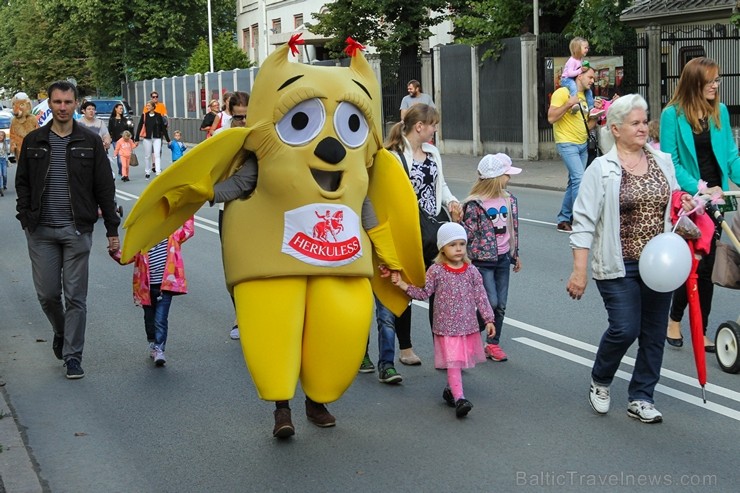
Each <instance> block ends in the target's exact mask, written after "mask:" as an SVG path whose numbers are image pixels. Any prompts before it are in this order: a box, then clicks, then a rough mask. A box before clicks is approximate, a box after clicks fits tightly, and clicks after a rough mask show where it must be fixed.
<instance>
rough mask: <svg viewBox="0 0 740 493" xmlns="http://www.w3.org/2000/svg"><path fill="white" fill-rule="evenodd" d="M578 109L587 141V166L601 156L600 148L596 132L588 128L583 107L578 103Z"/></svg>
mask: <svg viewBox="0 0 740 493" xmlns="http://www.w3.org/2000/svg"><path fill="white" fill-rule="evenodd" d="M578 109H579V110H580V112H581V118H582V119H583V124H584V125H585V126H586V135H588V140H587V141H586V142H587V143H588V158H586V167H587V168H588V166H589V165H590V164H591V163H592V162H593V160H594V159H596V158H597V157H599V156H601V148H600V147H599V140H598V139H597V138H596V133H594V132H593V131H592V130H591V129H590V128H588V123H587V122H586V115H584V114H583V108H581V105H580V104H579V105H578Z"/></svg>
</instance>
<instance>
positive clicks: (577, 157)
mask: <svg viewBox="0 0 740 493" xmlns="http://www.w3.org/2000/svg"><path fill="white" fill-rule="evenodd" d="M555 147H556V148H557V150H558V154H560V157H561V158H563V162H564V163H565V167H566V169H567V170H568V187H567V188H566V189H565V196H564V197H563V205H562V206H561V207H560V213H559V214H558V222H559V223H560V222H563V221H565V222H568V223H572V222H573V203H574V202H575V201H576V197H577V196H578V188H579V187H580V186H581V177H583V172H584V171H585V170H586V160H587V159H588V142H584V143H583V144H555Z"/></svg>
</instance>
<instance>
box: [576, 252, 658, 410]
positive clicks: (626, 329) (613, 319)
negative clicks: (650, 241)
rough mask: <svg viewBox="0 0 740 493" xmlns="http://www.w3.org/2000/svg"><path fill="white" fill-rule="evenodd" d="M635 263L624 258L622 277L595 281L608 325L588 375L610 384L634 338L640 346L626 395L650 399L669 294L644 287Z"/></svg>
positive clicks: (656, 381)
mask: <svg viewBox="0 0 740 493" xmlns="http://www.w3.org/2000/svg"><path fill="white" fill-rule="evenodd" d="M637 265H638V264H637V261H634V260H633V261H625V262H624V267H625V269H626V271H627V275H626V276H625V277H620V278H618V279H609V280H605V281H596V286H597V287H598V288H599V293H601V297H602V298H603V300H604V307H605V308H606V312H607V315H608V317H609V328H608V329H607V330H606V332H604V335H603V336H602V337H601V342H600V343H599V349H598V351H597V352H596V360H595V361H594V366H593V369H592V370H591V377H592V378H593V380H594V382H596V383H600V384H602V385H609V384H611V382H612V380H613V379H614V375H615V373H616V372H617V369H618V368H619V363H620V361H622V357H623V356H624V355H625V353H626V352H627V350H628V349H629V347H630V346H631V345H632V343H633V342H635V339H637V341H638V344H639V347H638V350H637V359H636V360H635V369H634V370H633V371H632V379H631V380H630V384H629V389H628V397H629V400H631V401H633V400H643V401H648V402H653V391H654V390H655V386H656V385H657V384H658V379H659V378H660V367H661V365H662V364H663V348H664V344H665V328H666V325H667V323H668V308H669V306H670V304H671V293H658V292H656V291H653V290H652V289H650V288H648V287H647V286H645V284H644V283H643V282H642V279H641V278H640V273H639V270H638V266H637Z"/></svg>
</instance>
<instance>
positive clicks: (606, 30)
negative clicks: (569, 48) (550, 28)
mask: <svg viewBox="0 0 740 493" xmlns="http://www.w3.org/2000/svg"><path fill="white" fill-rule="evenodd" d="M632 3H633V2H632V0H583V2H582V5H581V7H580V8H578V9H577V10H576V13H575V14H574V15H573V19H572V20H571V22H570V24H569V25H568V26H567V27H566V29H565V30H564V31H563V34H564V35H566V36H568V37H574V36H582V37H584V38H586V39H587V40H588V43H589V45H591V46H592V47H593V48H594V49H596V50H598V51H600V52H603V53H610V52H612V51H613V50H614V47H615V46H616V45H618V44H619V43H620V42H621V41H622V40H623V39H624V38H625V37H626V36H631V35H632V36H633V35H634V32H635V30H634V29H633V28H631V27H629V26H627V25H625V24H623V23H622V22H619V15H620V14H621V13H622V11H623V10H624V9H626V8H627V7H629V6H630V5H632Z"/></svg>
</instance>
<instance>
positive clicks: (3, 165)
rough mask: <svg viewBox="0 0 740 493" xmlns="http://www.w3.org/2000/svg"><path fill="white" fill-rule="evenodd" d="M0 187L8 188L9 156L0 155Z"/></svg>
mask: <svg viewBox="0 0 740 493" xmlns="http://www.w3.org/2000/svg"><path fill="white" fill-rule="evenodd" d="M0 188H8V158H5V157H0Z"/></svg>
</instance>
